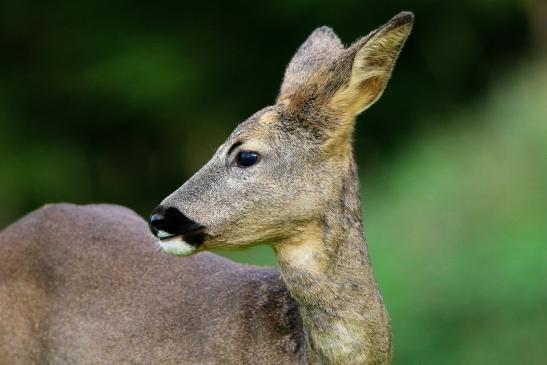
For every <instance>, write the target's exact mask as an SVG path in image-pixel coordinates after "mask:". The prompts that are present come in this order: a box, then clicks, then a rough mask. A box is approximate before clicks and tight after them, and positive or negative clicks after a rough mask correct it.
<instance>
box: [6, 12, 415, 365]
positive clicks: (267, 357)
mask: <svg viewBox="0 0 547 365" xmlns="http://www.w3.org/2000/svg"><path fill="white" fill-rule="evenodd" d="M412 20H413V17H412V15H411V14H410V13H401V14H399V15H398V16H396V17H395V18H393V19H392V20H391V21H390V22H388V23H387V24H386V25H384V26H383V27H381V28H379V29H378V30H376V31H374V32H372V33H371V34H370V35H369V36H367V37H364V38H362V39H361V40H359V41H357V42H356V43H355V44H354V45H353V46H351V47H349V48H347V49H344V48H343V47H342V45H341V43H340V41H339V39H338V38H337V37H336V35H335V34H334V32H332V30H331V29H330V28H326V27H322V28H319V29H318V30H316V31H315V32H314V33H312V35H311V36H310V37H309V38H308V40H307V41H306V42H305V43H304V45H303V46H302V47H301V48H300V49H299V51H298V52H297V54H296V55H295V57H294V58H293V60H292V61H291V63H290V64H289V66H288V68H287V71H286V73H285V80H284V82H283V85H282V90H281V93H280V97H279V98H278V101H277V103H276V104H275V105H273V106H270V107H267V108H265V109H263V110H261V111H259V112H257V113H256V114H254V115H253V116H252V117H250V118H249V119H248V120H247V121H245V122H243V123H242V124H241V125H240V126H238V128H236V130H235V131H234V132H233V133H232V135H231V136H230V137H229V138H228V139H227V140H226V142H225V143H224V144H223V145H222V146H220V147H219V149H218V150H217V152H216V153H215V155H214V156H213V157H212V158H211V160H210V161H209V162H208V163H207V164H206V165H205V166H203V168H202V169H200V171H198V172H197V173H196V174H195V175H194V176H193V177H192V178H191V179H190V180H188V181H187V182H186V183H185V184H184V185H183V186H182V187H180V188H179V189H177V190H176V191H175V192H173V193H172V194H171V195H170V196H169V197H167V198H166V199H164V201H163V202H162V204H163V205H164V206H168V207H176V208H178V209H179V210H180V211H182V212H183V213H184V214H186V215H187V216H188V217H190V218H191V219H193V220H195V221H196V222H198V223H199V224H201V225H203V226H205V227H206V234H207V236H206V239H205V241H204V243H203V245H202V246H200V248H199V250H207V249H212V248H218V247H229V248H234V247H246V246H249V245H253V244H257V243H268V244H271V245H272V247H273V248H274V250H275V252H276V254H277V258H278V261H279V265H280V271H277V270H276V269H264V268H257V267H252V266H244V265H239V264H235V263H232V262H230V261H228V260H225V259H222V258H220V257H217V256H215V255H212V254H208V253H199V254H197V255H195V256H193V257H189V258H186V259H176V258H173V257H168V256H167V255H165V254H163V253H161V252H158V251H157V250H155V249H154V247H155V246H154V241H155V238H154V237H153V236H152V235H151V234H150V233H149V232H148V229H147V225H146V223H145V222H144V221H143V220H142V219H141V218H139V217H138V216H136V215H135V214H134V213H133V212H131V211H130V210H128V209H126V208H121V207H116V206H109V205H93V206H74V205H52V206H47V207H45V208H42V209H40V210H38V211H36V212H33V213H31V214H29V215H28V216H26V217H24V218H22V219H21V220H19V221H18V222H16V223H14V224H13V225H12V226H10V227H8V228H7V229H5V230H4V231H2V232H1V233H0V263H1V265H0V364H6V365H7V364H10V365H11V364H74V363H78V364H124V363H127V364H135V363H139V364H150V363H154V364H181V363H184V364H305V363H309V364H367V365H372V364H389V363H390V362H391V330H390V325H389V320H388V316H387V313H386V310H385V308H384V305H383V303H382V299H381V296H380V294H379V291H378V289H377V286H376V282H375V279H374V275H373V273H372V268H371V265H370V262H369V259H368V256H367V252H366V246H365V242H364V238H363V227H362V222H361V202H360V198H359V182H358V175H357V167H356V165H355V162H354V159H353V154H352V147H351V136H352V131H353V125H354V122H355V116H356V114H357V113H359V112H360V111H362V110H363V109H364V108H366V107H368V106H370V105H371V104H372V103H373V102H374V101H376V100H377V98H378V97H379V96H380V95H381V93H382V91H383V89H384V87H385V85H386V84H387V80H388V79H389V77H390V74H391V71H392V69H393V65H394V63H395V60H396V58H397V56H398V54H399V51H400V49H401V47H402V45H403V43H404V41H405V40H406V37H407V36H408V34H409V33H410V28H411V24H412ZM236 144H237V146H236V147H235V148H233V146H234V145H236ZM241 150H252V151H256V152H258V153H259V154H260V156H261V160H260V162H259V163H258V164H256V165H254V166H252V167H249V168H245V169H243V168H240V167H238V166H236V165H235V164H234V159H235V156H237V153H238V151H241ZM228 151H231V152H230V153H228Z"/></svg>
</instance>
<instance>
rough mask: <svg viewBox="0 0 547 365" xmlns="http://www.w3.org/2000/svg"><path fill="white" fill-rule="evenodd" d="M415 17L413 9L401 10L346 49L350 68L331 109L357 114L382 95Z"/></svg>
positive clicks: (334, 97)
mask: <svg viewBox="0 0 547 365" xmlns="http://www.w3.org/2000/svg"><path fill="white" fill-rule="evenodd" d="M413 20H414V16H413V15H412V13H410V12H402V13H399V14H397V15H396V16H395V17H393V18H392V19H391V20H390V21H389V22H388V23H386V24H385V25H383V26H382V27H380V28H378V29H376V30H375V31H373V32H371V33H370V34H369V35H367V36H365V37H363V38H361V39H359V40H358V41H357V42H355V43H354V44H353V45H352V46H351V47H349V48H348V49H346V50H345V51H344V54H343V55H342V56H341V57H344V58H346V60H343V61H345V62H350V63H351V68H350V70H351V71H350V70H348V71H349V72H350V75H349V77H348V76H346V82H344V83H343V84H342V86H340V88H339V89H338V90H337V91H336V92H335V93H334V95H333V96H332V98H331V99H330V101H329V103H328V107H329V109H330V110H331V111H332V112H334V113H336V114H342V115H344V116H347V117H354V116H356V115H357V114H359V113H361V112H362V111H363V110H365V109H367V108H368V107H370V106H371V105H372V104H374V102H375V101H376V100H378V98H380V96H381V95H382V92H383V91H384V89H385V87H386V85H387V83H388V81H389V78H390V76H391V72H392V71H393V66H394V65H395V61H396V60H397V57H398V56H399V53H400V51H401V48H402V47H403V44H404V43H405V41H406V39H407V38H408V35H409V34H410V31H411V29H412V23H413ZM345 62H344V63H345Z"/></svg>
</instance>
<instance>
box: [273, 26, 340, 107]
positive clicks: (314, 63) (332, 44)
mask: <svg viewBox="0 0 547 365" xmlns="http://www.w3.org/2000/svg"><path fill="white" fill-rule="evenodd" d="M343 49H344V46H343V45H342V42H341V41H340V39H339V38H338V36H337V35H336V34H335V33H334V31H333V30H332V29H331V28H329V27H326V26H322V27H319V28H317V29H316V30H314V31H313V33H312V34H310V36H309V37H308V39H306V41H305V42H304V43H303V44H302V45H301V46H300V48H299V49H298V51H297V52H296V54H295V55H294V56H293V58H292V59H291V62H289V65H288V66H287V69H286V70H285V76H284V78H283V83H282V84H281V90H280V92H279V96H278V97H277V102H280V101H283V100H284V99H286V98H287V97H289V96H290V95H291V94H292V93H293V92H294V91H295V90H297V89H298V88H300V87H301V86H303V85H304V84H305V83H306V81H307V79H308V78H309V76H310V75H311V74H313V72H314V71H316V70H317V68H319V67H321V66H322V65H324V64H325V63H327V62H329V61H332V60H334V59H335V58H336V57H338V56H339V54H340V53H342V51H343Z"/></svg>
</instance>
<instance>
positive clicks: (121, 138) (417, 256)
mask: <svg viewBox="0 0 547 365" xmlns="http://www.w3.org/2000/svg"><path fill="white" fill-rule="evenodd" d="M400 10H412V11H414V12H415V14H416V23H415V27H414V31H413V34H412V35H411V37H410V39H409V41H408V43H407V46H406V47H405V49H404V50H403V53H402V55H401V58H400V61H399V63H398V65H397V67H396V69H395V72H394V75H393V78H392V81H391V82H390V85H389V86H388V88H387V90H386V92H385V94H384V96H383V97H382V99H381V100H380V101H379V102H378V103H377V104H376V105H375V106H374V107H372V108H371V109H370V110H368V111H367V112H366V113H365V114H364V115H362V116H360V117H359V119H358V128H357V133H356V136H355V146H356V154H357V161H358V162H359V165H360V172H361V181H362V189H363V193H362V195H363V200H364V216H365V230H366V232H367V241H368V246H369V251H370V255H371V257H372V261H373V264H374V268H375V272H376V275H377V278H378V281H379V285H380V288H381V290H382V293H383V296H384V299H385V302H386V304H387V306H388V308H389V311H390V315H391V317H392V322H393V330H394V348H395V359H394V364H420V365H421V364H436V365H439V364H545V363H547V350H546V346H545V336H546V335H547V311H546V309H547V290H546V289H547V287H546V282H545V278H546V276H547V275H546V274H547V54H546V52H545V51H546V48H547V5H546V3H545V2H543V1H539V0H538V1H532V0H529V1H523V0H521V1H517V0H498V1H495V0H474V1H471V0H467V1H458V2H455V1H454V2H440V1H438V2H434V1H426V0H420V1H406V2H403V1H385V2H379V1H375V2H372V1H371V2H368V3H367V2H364V1H362V0H361V1H357V0H339V1H311V0H281V1H275V2H240V1H230V2H192V3H183V2H180V1H179V2H176V1H165V0H157V1H154V2H137V1H104V0H96V1H80V2H78V1H73V2H69V1H48V2H38V1H34V2H31V1H17V2H15V1H12V2H4V3H2V4H1V5H0V44H1V49H2V55H1V57H0V227H4V226H6V225H7V224H9V223H10V222H11V221H13V220H15V219H16V218H17V217H19V216H21V215H23V214H25V213H26V212H29V211H31V210H32V209H35V208H37V207H39V206H41V205H42V204H44V203H46V202H58V201H69V202H76V203H90V202H109V203H116V204H122V205H126V206H128V207H130V208H132V209H134V210H136V211H137V212H138V213H140V214H141V215H143V216H146V215H148V213H149V212H150V211H151V210H152V209H153V208H154V207H155V206H156V205H157V204H158V203H159V202H160V201H161V200H162V199H163V198H164V197H165V196H167V195H168V194H169V193H170V192H172V191H173V190H175V189H176V188H177V187H178V186H180V185H181V184H182V183H183V182H184V181H185V180H186V179H187V178H189V177H190V176H191V175H192V174H193V173H194V172H195V171H196V170H197V169H198V168H199V167H200V166H201V165H202V164H204V163H205V162H206V161H207V160H208V158H209V157H210V156H211V155H212V154H213V152H214V151H215V149H216V147H217V146H218V145H219V144H220V143H222V141H223V140H224V138H226V136H227V135H228V134H229V133H230V131H231V130H232V129H233V128H234V127H235V126H236V125H237V123H239V122H240V121H242V120H244V119H245V118H246V117H248V116H249V115H251V114H252V113H253V112H255V111H256V110H258V109H260V108H262V107H264V106H266V105H269V104H271V103H272V102H273V100H274V99H275V96H276V94H277V91H278V87H279V84H280V82H281V77H282V74H283V71H284V67H285V65H286V63H287V62H288V61H289V59H290V57H291V56H292V54H293V53H294V51H295V50H296V48H297V47H298V46H299V45H300V43H301V42H303V41H304V39H305V38H306V37H307V35H308V34H309V33H310V32H311V31H312V30H313V29H314V28H315V27H317V26H320V25H324V24H326V25H329V26H331V27H333V28H334V29H335V31H336V32H337V33H338V35H339V36H340V37H341V39H342V40H343V41H344V42H345V43H346V44H348V43H350V42H352V41H353V40H355V39H356V38H358V37H359V36H362V35H364V34H366V33H367V32H368V31H370V30H372V29H373V28H374V27H376V26H378V25H381V24H382V23H384V22H385V21H387V20H388V19H389V18H390V17H391V16H393V15H394V14H395V13H397V12H398V11H400ZM223 254H225V255H227V256H230V257H232V258H234V259H237V260H240V261H243V262H249V263H254V264H270V265H274V264H275V259H274V256H273V254H272V253H271V250H270V249H269V248H268V247H257V248H254V249H250V250H246V251H241V252H235V253H230V252H228V253H224V252H223Z"/></svg>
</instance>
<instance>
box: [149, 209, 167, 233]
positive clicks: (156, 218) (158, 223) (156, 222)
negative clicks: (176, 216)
mask: <svg viewBox="0 0 547 365" xmlns="http://www.w3.org/2000/svg"><path fill="white" fill-rule="evenodd" d="M165 223H166V219H165V216H164V215H163V214H158V213H154V214H152V215H151V216H150V227H151V228H152V232H154V234H156V233H157V231H160V230H164V228H165V225H166V224H165Z"/></svg>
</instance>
